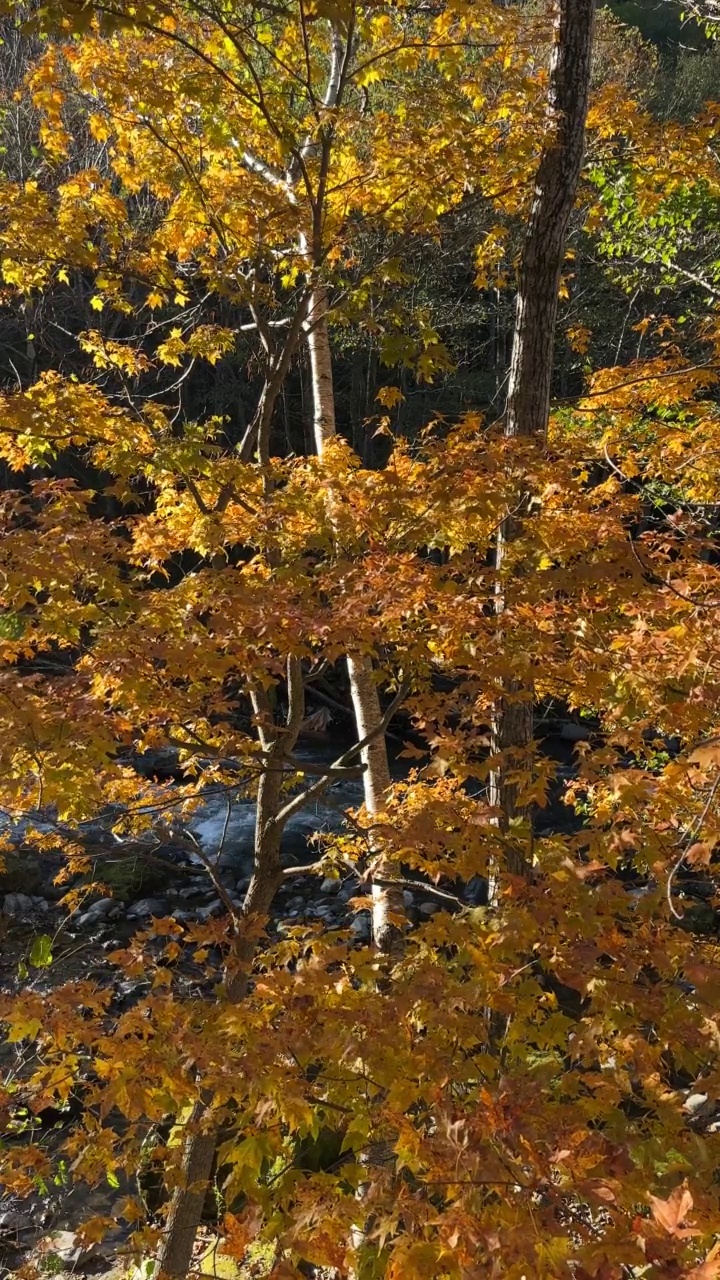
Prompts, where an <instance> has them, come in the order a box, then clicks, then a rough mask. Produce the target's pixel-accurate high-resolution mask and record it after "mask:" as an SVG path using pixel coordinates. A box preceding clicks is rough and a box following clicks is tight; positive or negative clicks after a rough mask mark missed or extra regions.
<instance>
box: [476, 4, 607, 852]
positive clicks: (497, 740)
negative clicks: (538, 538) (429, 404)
mask: <svg viewBox="0 0 720 1280" xmlns="http://www.w3.org/2000/svg"><path fill="white" fill-rule="evenodd" d="M594 23H595V0H560V7H559V12H558V17H557V20H556V24H555V44H554V47H553V52H552V58H551V62H550V83H549V88H548V114H549V116H550V127H551V129H552V133H551V136H550V138H549V141H548V143H547V145H546V147H545V150H544V151H543V154H542V157H541V160H540V165H539V167H538V171H537V175H536V179H535V195H534V199H533V204H532V208H531V211H530V218H529V221H528V226H527V232H526V236H525V245H524V249H523V255H522V262H521V266H520V280H519V284H518V293H517V302H516V311H515V330H514V335H513V348H512V359H511V365H510V381H509V385H508V397H507V405H506V416H505V434H506V436H510V437H526V438H532V437H537V436H540V437H542V436H544V435H545V433H546V431H547V425H548V418H549V414H550V388H551V382H552V375H553V365H554V355H555V321H556V317H557V304H558V290H559V286H560V275H561V272H562V266H563V260H564V257H565V241H566V237H567V228H568V222H569V219H570V214H571V212H572V208H573V204H574V202H575V196H576V192H577V186H578V180H579V178H580V170H581V167H582V161H583V155H584V149H585V118H586V115H587V102H588V91H589V86H590V64H591V58H592V46H593V29H594ZM522 520H523V516H522V511H517V510H516V512H515V513H514V515H513V517H510V516H508V517H507V518H506V519H505V521H504V522H503V525H502V528H501V530H500V533H499V535H498V542H497V561H496V563H497V568H498V575H500V572H501V570H502V564H503V560H504V554H505V548H506V547H507V544H508V542H510V541H512V540H513V539H514V538H516V537H517V536H518V535H519V533H520V530H521V528H522ZM504 608H505V587H504V585H503V584H502V580H501V578H500V576H498V594H497V597H496V609H497V612H498V614H502V613H503V611H504ZM532 740H533V692H532V685H531V684H530V683H528V682H527V681H523V680H517V679H516V680H511V681H508V682H507V683H506V684H505V686H504V689H503V692H502V695H501V697H500V699H499V701H498V706H497V708H496V715H495V723H494V726H493V751H494V752H495V753H496V754H497V755H498V757H499V760H498V765H497V768H496V771H495V773H494V775H493V778H492V783H491V800H492V803H493V806H494V807H495V809H496V811H497V815H498V817H497V821H498V825H499V826H500V827H501V829H502V830H504V831H505V832H510V831H511V828H512V824H513V819H515V818H518V817H523V816H525V813H524V806H523V804H522V800H521V794H520V787H519V785H518V782H517V776H518V775H519V774H520V773H522V772H526V771H527V770H528V769H530V768H531V762H532ZM518 836H519V840H520V843H519V844H516V843H515V842H514V841H513V842H511V843H509V847H508V851H507V856H506V865H507V869H508V870H509V871H510V872H511V873H513V874H527V873H528V872H529V869H530V865H531V860H532V854H531V849H529V848H528V847H527V844H526V846H525V848H523V840H527V841H528V843H529V842H530V841H531V838H532V837H531V833H530V832H529V830H528V829H527V828H526V830H525V833H524V835H523V833H522V831H521V829H518Z"/></svg>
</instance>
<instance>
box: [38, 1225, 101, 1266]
mask: <svg viewBox="0 0 720 1280" xmlns="http://www.w3.org/2000/svg"><path fill="white" fill-rule="evenodd" d="M101 1252H102V1250H101V1247H100V1245H98V1244H97V1243H95V1242H93V1243H91V1244H83V1243H82V1242H81V1241H80V1240H79V1239H78V1236H77V1235H76V1234H75V1232H74V1231H53V1232H52V1233H51V1235H49V1236H45V1238H44V1239H43V1240H41V1241H39V1243H38V1246H37V1249H36V1253H37V1254H38V1256H39V1258H40V1259H46V1262H45V1268H44V1269H45V1271H48V1270H49V1268H48V1266H47V1263H48V1262H49V1261H50V1259H51V1258H57V1259H58V1261H60V1262H62V1263H63V1265H64V1266H65V1267H68V1268H72V1269H73V1270H74V1269H76V1268H77V1267H82V1266H84V1264H85V1263H86V1262H90V1261H91V1260H92V1259H93V1258H97V1257H99V1256H100V1254H101ZM41 1266H42V1263H41Z"/></svg>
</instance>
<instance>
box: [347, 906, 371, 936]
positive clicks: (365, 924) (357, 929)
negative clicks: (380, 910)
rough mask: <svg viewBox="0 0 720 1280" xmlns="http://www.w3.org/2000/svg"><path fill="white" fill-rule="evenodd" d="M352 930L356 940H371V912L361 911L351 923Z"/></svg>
mask: <svg viewBox="0 0 720 1280" xmlns="http://www.w3.org/2000/svg"><path fill="white" fill-rule="evenodd" d="M350 932H351V934H352V935H353V937H354V939H355V941H356V942H369V941H370V934H371V925H370V912H369V911H361V912H360V913H359V914H358V915H356V916H355V919H354V920H353V922H352V924H351V925H350Z"/></svg>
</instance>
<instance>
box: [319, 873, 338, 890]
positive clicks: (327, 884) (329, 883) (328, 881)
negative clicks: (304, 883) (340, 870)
mask: <svg viewBox="0 0 720 1280" xmlns="http://www.w3.org/2000/svg"><path fill="white" fill-rule="evenodd" d="M340 888H341V885H340V881H339V880H337V879H335V877H334V876H326V877H325V879H324V880H323V882H322V884H321V885H320V892H321V893H339V892H340Z"/></svg>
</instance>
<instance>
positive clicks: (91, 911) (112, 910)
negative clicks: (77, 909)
mask: <svg viewBox="0 0 720 1280" xmlns="http://www.w3.org/2000/svg"><path fill="white" fill-rule="evenodd" d="M119 914H120V910H119V907H118V904H117V902H116V901H115V899H114V898H101V899H100V901H99V902H93V904H92V906H91V907H88V909H87V911H83V913H82V915H81V916H78V918H77V920H76V921H75V923H76V925H77V927H78V928H79V929H84V928H86V927H87V926H88V925H92V924H99V922H100V921H101V920H105V919H106V918H107V917H109V916H111V915H119Z"/></svg>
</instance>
